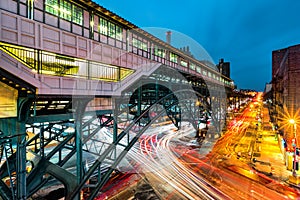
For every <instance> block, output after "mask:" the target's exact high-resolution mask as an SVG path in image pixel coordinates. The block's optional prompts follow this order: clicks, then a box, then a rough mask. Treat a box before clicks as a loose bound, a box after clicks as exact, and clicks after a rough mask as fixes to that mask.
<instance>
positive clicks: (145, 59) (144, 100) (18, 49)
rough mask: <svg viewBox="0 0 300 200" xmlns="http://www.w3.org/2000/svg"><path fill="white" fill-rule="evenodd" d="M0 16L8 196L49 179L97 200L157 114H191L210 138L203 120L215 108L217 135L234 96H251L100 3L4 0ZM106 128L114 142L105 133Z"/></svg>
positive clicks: (1, 123)
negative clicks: (85, 192)
mask: <svg viewBox="0 0 300 200" xmlns="http://www.w3.org/2000/svg"><path fill="white" fill-rule="evenodd" d="M0 23H1V26H0V56H1V58H0V99H1V101H0V130H1V132H0V159H1V160H0V161H1V162H0V196H1V198H2V199H5V200H8V199H9V200H10V199H27V198H29V197H31V196H32V195H33V194H34V193H36V192H37V191H39V190H40V189H41V188H42V187H43V186H45V185H46V184H47V183H48V182H49V181H51V180H56V181H58V182H60V183H62V184H63V185H64V186H65V197H66V199H74V198H77V199H79V198H80V194H82V193H83V191H84V190H87V188H88V190H89V191H90V193H89V195H88V198H89V199H93V198H94V197H95V196H97V194H98V192H99V191H101V188H102V187H103V185H104V184H105V183H106V182H107V180H108V179H109V177H110V175H111V174H112V173H113V172H114V170H115V169H116V167H117V165H118V163H119V162H120V161H121V160H122V158H123V157H124V156H125V155H126V153H127V152H128V151H129V150H130V148H131V147H132V146H134V144H135V143H136V142H137V141H138V139H139V137H140V136H141V135H142V134H143V133H144V132H145V131H146V130H147V129H148V128H149V127H150V126H151V125H152V124H153V123H155V122H156V121H157V120H158V119H159V118H168V119H169V120H170V121H171V122H172V123H173V124H174V125H175V126H176V127H177V128H178V129H180V124H181V122H182V121H190V122H191V124H192V125H193V126H194V128H195V129H196V130H197V131H196V133H197V134H196V135H195V137H202V138H203V139H204V138H205V135H201V133H202V132H201V131H199V129H200V127H199V121H200V119H202V118H203V115H204V114H205V113H209V114H210V115H211V118H212V121H213V124H214V134H215V136H218V135H219V134H221V131H222V126H223V125H222V124H223V123H224V122H225V120H226V119H225V118H226V111H227V104H228V102H229V99H230V97H231V100H232V98H233V97H234V99H241V98H243V97H242V96H238V95H237V94H236V93H234V92H233V90H234V85H233V81H232V80H231V79H230V77H228V73H227V72H225V70H223V71H222V70H220V69H219V68H220V67H219V68H217V67H211V66H210V65H208V64H207V62H204V61H200V60H197V59H195V58H193V57H191V56H190V55H188V54H186V53H184V52H182V51H181V50H179V49H177V48H175V47H173V46H171V45H170V44H169V43H166V42H164V41H162V40H160V39H158V38H157V37H155V36H153V35H151V34H150V33H148V32H146V31H144V30H142V29H140V28H139V27H137V26H135V25H134V24H132V23H130V22H128V21H127V20H125V19H123V18H122V17H120V16H118V15H116V14H115V13H113V12H111V11H109V10H107V9H105V8H103V7H102V6H100V5H98V4H96V3H94V2H93V1H87V0H79V1H69V0H34V1H33V0H18V1H15V0H1V2H0ZM226 75H227V76H226ZM104 127H105V128H106V130H110V132H109V133H111V135H110V137H111V138H112V140H111V141H110V142H108V141H103V140H101V138H103V137H100V139H99V133H100V130H101V129H103V128H104ZM106 134H107V133H106ZM215 136H213V137H215ZM86 155H89V156H86ZM87 157H88V158H89V159H87ZM90 158H93V159H90ZM72 160H75V164H74V166H73V167H67V166H69V163H70V162H71V161H72ZM91 180H93V181H91ZM91 182H92V183H91ZM88 183H89V184H88Z"/></svg>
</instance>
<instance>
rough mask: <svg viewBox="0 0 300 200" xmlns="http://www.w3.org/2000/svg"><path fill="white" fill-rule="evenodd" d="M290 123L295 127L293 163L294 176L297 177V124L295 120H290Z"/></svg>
mask: <svg viewBox="0 0 300 200" xmlns="http://www.w3.org/2000/svg"><path fill="white" fill-rule="evenodd" d="M289 123H290V124H291V125H293V134H294V139H293V143H292V145H293V148H294V163H293V176H296V175H297V173H296V153H297V152H296V149H297V148H296V147H297V137H296V132H297V124H296V121H295V120H294V119H290V120H289Z"/></svg>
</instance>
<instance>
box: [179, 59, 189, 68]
mask: <svg viewBox="0 0 300 200" xmlns="http://www.w3.org/2000/svg"><path fill="white" fill-rule="evenodd" d="M180 65H181V66H183V67H187V65H188V63H187V62H186V61H185V60H180Z"/></svg>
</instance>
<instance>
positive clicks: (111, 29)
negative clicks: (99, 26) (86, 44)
mask: <svg viewBox="0 0 300 200" xmlns="http://www.w3.org/2000/svg"><path fill="white" fill-rule="evenodd" d="M108 36H109V37H112V38H115V37H116V26H115V25H114V24H113V23H111V22H108Z"/></svg>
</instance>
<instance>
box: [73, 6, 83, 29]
mask: <svg viewBox="0 0 300 200" xmlns="http://www.w3.org/2000/svg"><path fill="white" fill-rule="evenodd" d="M72 21H73V22H74V23H76V24H79V25H82V22H83V11H82V9H81V8H79V7H78V6H75V5H73V9H72Z"/></svg>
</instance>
